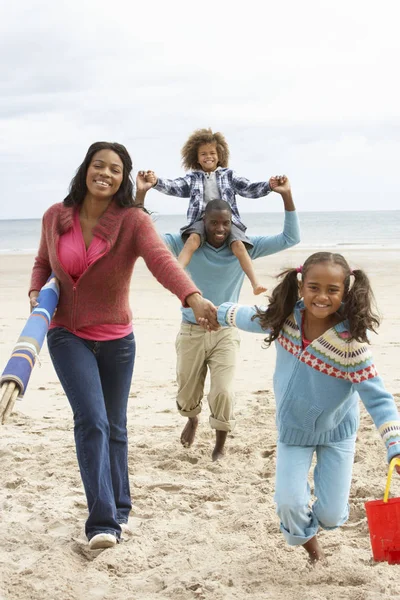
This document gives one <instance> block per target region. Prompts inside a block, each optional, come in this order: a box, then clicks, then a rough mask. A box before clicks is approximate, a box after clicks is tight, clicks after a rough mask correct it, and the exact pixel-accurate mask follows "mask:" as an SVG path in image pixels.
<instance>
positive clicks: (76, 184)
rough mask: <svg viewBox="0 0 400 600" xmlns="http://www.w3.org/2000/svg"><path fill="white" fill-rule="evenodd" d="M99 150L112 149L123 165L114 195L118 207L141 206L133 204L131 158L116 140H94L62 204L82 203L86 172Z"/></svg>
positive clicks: (74, 204)
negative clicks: (118, 185)
mask: <svg viewBox="0 0 400 600" xmlns="http://www.w3.org/2000/svg"><path fill="white" fill-rule="evenodd" d="M100 150H112V151H113V152H115V154H118V156H119V158H120V159H121V161H122V164H123V166H124V168H123V173H122V182H121V185H120V187H119V189H118V191H117V193H116V194H115V197H114V198H115V201H116V203H117V205H118V206H120V207H130V206H136V207H137V208H142V206H139V205H135V204H134V189H133V181H132V178H131V172H132V159H131V157H130V156H129V152H128V150H127V149H126V148H125V146H123V145H122V144H118V143H117V142H95V143H94V144H92V145H91V146H90V147H89V149H88V151H87V153H86V156H85V158H84V159H83V162H82V164H81V165H80V166H79V167H78V170H77V172H76V174H75V177H74V178H73V179H72V181H71V183H70V186H69V193H68V196H66V198H64V206H80V205H81V204H82V203H83V201H84V199H85V196H86V193H87V186H86V173H87V170H88V168H89V165H90V163H91V162H92V160H93V157H94V155H95V154H96V153H97V152H99V151H100Z"/></svg>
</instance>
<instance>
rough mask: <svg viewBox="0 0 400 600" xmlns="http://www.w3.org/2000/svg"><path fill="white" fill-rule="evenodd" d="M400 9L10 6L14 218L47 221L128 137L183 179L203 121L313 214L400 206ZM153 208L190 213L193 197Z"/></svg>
mask: <svg viewBox="0 0 400 600" xmlns="http://www.w3.org/2000/svg"><path fill="white" fill-rule="evenodd" d="M398 12H399V11H398V9H397V1H395V0H393V1H384V2H381V3H380V5H379V10H378V9H377V7H376V5H375V4H374V5H373V4H372V3H369V2H362V1H361V0H353V1H352V2H351V3H350V2H345V1H344V0H337V1H336V2H335V3H326V2H320V1H319V0H308V1H307V0H306V1H305V2H303V3H300V2H297V1H295V0H281V1H280V2H279V3H277V2H275V1H274V2H272V1H264V2H262V1H261V0H260V1H254V0H250V1H248V2H246V3H245V4H243V2H237V1H234V2H228V1H226V0H223V1H220V2H215V3H214V4H212V5H207V6H205V5H201V6H196V5H193V4H188V3H187V2H183V1H182V0H170V2H168V3H166V2H162V1H161V0H160V1H156V0H149V1H148V2H146V3H141V4H139V3H135V2H133V3H132V2H128V1H122V0H114V1H113V2H112V3H110V2H109V1H108V0H107V1H106V0H96V1H94V0H86V1H85V0H70V1H69V2H68V3H50V2H47V1H46V2H44V1H43V2H34V3H29V2H28V1H27V0H21V1H20V2H19V3H14V4H13V5H10V6H8V7H7V9H6V13H3V15H2V20H1V22H0V40H1V41H0V52H1V53H2V56H3V57H4V56H6V57H7V58H6V60H3V61H2V67H1V69H2V77H1V78H0V158H1V161H0V177H1V181H2V182H3V186H2V194H1V199H0V218H12V217H20V218H24V217H39V216H41V214H42V213H43V211H44V210H45V209H46V208H47V206H49V205H50V204H52V203H53V202H56V201H59V200H61V199H62V198H63V197H64V195H65V193H66V190H67V188H68V184H69V181H70V179H71V178H72V176H73V174H74V172H75V170H76V168H77V167H78V165H79V164H80V162H81V161H82V159H83V156H84V154H85V152H86V149H87V147H88V146H89V145H90V144H91V143H92V142H93V141H96V140H99V139H103V140H104V139H108V140H112V141H119V142H121V143H124V144H125V145H126V146H127V147H128V149H129V150H130V152H131V154H132V157H133V160H134V164H135V167H136V168H137V169H141V168H154V169H155V170H157V172H159V173H160V175H164V176H167V177H175V176H178V175H180V174H182V169H181V166H180V148H181V146H182V144H183V143H184V141H185V139H186V137H187V136H188V135H189V134H190V133H191V131H192V130H193V129H195V128H198V127H203V126H205V127H207V126H211V127H212V128H214V129H217V130H221V131H223V132H224V134H225V135H226V137H227V139H228V142H229V144H230V146H231V156H232V159H231V164H232V167H233V168H235V169H236V170H237V171H238V172H239V173H240V174H242V175H244V176H247V177H249V178H254V179H261V178H267V177H269V175H270V174H273V173H276V172H286V173H288V174H289V175H290V176H291V178H292V180H293V185H294V189H295V191H296V198H297V200H298V203H300V204H301V208H302V209H307V210H318V209H330V210H335V209H337V210H341V209H346V208H349V207H354V208H357V209H359V210H363V209H364V208H376V207H380V208H387V209H389V208H396V209H397V208H398V201H397V198H396V191H395V190H396V186H397V176H396V170H397V164H395V160H396V157H397V156H398V155H399V145H400V127H399V124H400V118H399V111H400V109H399V106H400V102H399V100H400V98H399V87H400V86H399V83H398V78H397V77H396V75H395V73H396V72H397V68H398V67H397V59H398V55H399V49H400V48H399V46H400V41H399V37H398V34H397V23H398ZM382 172H385V177H384V178H382V177H381V176H380V173H382ZM321 198H323V201H321ZM11 199H12V200H11ZM148 201H149V203H151V204H152V206H153V208H155V209H157V210H159V211H161V212H169V211H172V212H180V213H181V214H182V218H183V219H184V218H185V212H186V201H182V200H177V199H174V198H167V197H165V196H162V195H160V194H157V193H156V192H152V193H151V194H150V195H149V200H148ZM271 202H272V201H271ZM244 203H245V204H244ZM275 204H276V209H277V210H279V209H280V207H279V204H278V203H277V202H276V201H275ZM250 205H251V208H252V209H254V210H264V209H265V202H263V201H261V200H260V201H254V202H251V203H249V202H248V201H247V200H246V201H241V202H240V206H241V207H245V209H246V210H249V208H250ZM268 208H270V207H268ZM242 209H243V208H242Z"/></svg>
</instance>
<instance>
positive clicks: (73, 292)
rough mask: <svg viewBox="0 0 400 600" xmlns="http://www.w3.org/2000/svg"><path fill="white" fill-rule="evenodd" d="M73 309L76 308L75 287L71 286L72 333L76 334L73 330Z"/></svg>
mask: <svg viewBox="0 0 400 600" xmlns="http://www.w3.org/2000/svg"><path fill="white" fill-rule="evenodd" d="M75 308H76V285H73V286H72V333H75V332H76V329H75Z"/></svg>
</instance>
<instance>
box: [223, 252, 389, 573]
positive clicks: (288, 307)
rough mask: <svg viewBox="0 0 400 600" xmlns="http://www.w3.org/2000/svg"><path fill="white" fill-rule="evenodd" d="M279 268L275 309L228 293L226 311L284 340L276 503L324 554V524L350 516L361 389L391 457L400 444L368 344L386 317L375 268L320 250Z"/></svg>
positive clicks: (284, 526) (291, 533)
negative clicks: (236, 300) (372, 273)
mask: <svg viewBox="0 0 400 600" xmlns="http://www.w3.org/2000/svg"><path fill="white" fill-rule="evenodd" d="M299 273H300V274H301V275H300V282H299V281H298V274H299ZM280 277H282V281H281V282H280V283H279V285H278V286H277V287H276V288H275V289H274V291H273V293H272V297H271V298H270V304H269V306H268V307H267V308H266V309H261V308H257V307H253V308H251V307H247V306H239V305H237V304H231V303H225V304H222V305H221V306H220V307H219V309H218V320H219V323H220V324H221V325H223V326H226V325H229V326H231V327H235V326H236V327H239V328H240V329H244V330H245V331H253V332H257V333H259V332H263V331H264V332H265V331H266V332H267V338H266V340H265V341H266V342H267V344H268V345H270V344H271V343H272V342H273V341H275V344H276V351H277V357H276V368H275V374H274V392H275V398H276V405H277V414H276V422H277V427H278V444H277V463H276V491H275V502H276V505H277V513H278V515H279V517H280V520H281V531H282V533H283V535H284V537H285V539H286V541H287V542H288V543H289V544H290V545H293V546H297V545H302V546H303V547H304V548H305V549H306V551H307V552H308V554H309V556H310V559H311V560H312V561H316V560H319V559H321V558H322V557H323V553H322V550H321V547H320V545H319V543H318V541H317V531H318V528H319V527H322V528H324V529H333V528H335V527H338V526H339V525H342V524H343V523H344V522H345V521H346V520H347V518H348V510H349V509H348V498H349V491H350V484H351V471H352V465H353V457H354V449H355V438H356V432H357V429H358V425H359V409H358V394H359V395H360V396H361V399H362V401H363V403H364V405H365V407H366V409H367V410H368V412H369V413H370V415H371V417H372V419H373V421H374V423H375V425H376V427H377V428H378V430H379V433H380V434H381V436H382V438H383V441H384V442H385V444H386V447H387V456H388V460H389V461H390V460H391V459H392V458H393V457H394V456H396V455H399V454H400V421H399V414H398V411H397V408H396V405H395V402H394V399H393V397H392V396H391V395H390V394H389V393H388V392H387V391H386V390H385V388H384V385H383V382H382V380H381V378H380V377H379V376H378V374H377V372H376V369H375V366H374V363H373V360H372V356H371V353H370V349H369V346H368V344H369V341H368V337H367V331H368V329H370V330H372V331H375V329H376V327H377V326H378V325H379V320H378V317H377V316H376V315H375V314H374V313H373V310H372V302H373V295H372V291H371V288H370V284H369V281H368V278H367V276H366V274H365V273H364V272H363V271H362V270H359V269H357V270H354V271H352V270H351V269H350V268H349V265H348V264H347V262H346V260H345V259H344V258H343V256H341V255H340V254H331V253H329V252H317V253H316V254H313V255H312V256H310V257H309V258H308V259H307V260H306V262H305V263H304V265H303V267H300V268H298V269H288V270H286V271H284V272H283V273H281V275H280ZM299 298H301V299H299ZM314 452H315V453H316V458H317V464H316V467H315V470H314V492H315V496H316V497H317V500H316V501H315V502H314V504H313V506H312V507H311V508H310V506H309V500H310V489H309V486H308V483H307V477H308V472H309V470H310V466H311V460H312V457H313V454H314Z"/></svg>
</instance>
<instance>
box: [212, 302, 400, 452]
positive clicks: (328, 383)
mask: <svg viewBox="0 0 400 600" xmlns="http://www.w3.org/2000/svg"><path fill="white" fill-rule="evenodd" d="M302 310H304V304H303V303H302V301H299V302H298V303H297V304H296V307H295V309H294V312H293V314H292V315H291V316H290V317H289V318H288V319H287V320H286V322H285V324H284V326H283V328H282V331H281V333H280V335H279V337H278V338H277V340H276V341H275V345H276V352H277V357H276V367H275V373H274V392H275V399H276V406H277V414H276V422H277V427H278V434H279V439H280V441H281V442H283V443H286V444H291V445H300V446H308V445H317V444H324V443H327V442H335V441H339V440H342V439H345V438H347V437H350V436H351V435H353V434H354V433H355V432H356V431H357V429H358V425H359V403H358V397H359V396H360V397H361V400H362V401H363V403H364V405H365V407H366V409H367V410H368V412H369V414H370V415H371V417H372V419H373V421H374V423H375V425H376V427H377V428H378V430H379V433H380V434H381V436H382V439H383V441H384V442H385V444H386V448H387V454H388V460H389V461H390V460H391V459H392V458H393V457H394V456H396V455H397V454H400V417H399V414H398V411H397V408H396V405H395V402H394V399H393V396H392V395H391V394H389V392H387V391H386V390H385V387H384V385H383V382H382V379H381V378H380V377H379V376H378V373H377V371H376V368H375V365H374V363H373V359H372V355H371V351H370V348H369V345H368V344H365V343H360V342H357V341H355V340H352V339H351V336H350V332H349V329H348V322H346V321H343V322H341V323H339V324H338V325H336V326H335V327H332V328H331V329H329V330H328V331H326V332H325V333H324V334H323V335H322V336H321V337H319V338H317V339H316V340H313V341H312V342H311V343H310V344H309V345H308V346H307V348H306V349H304V350H303V347H302V339H301V320H302ZM255 314H256V310H255V308H254V307H249V306H240V305H238V304H231V303H224V304H222V305H221V306H220V307H219V309H218V320H219V323H220V324H221V325H223V326H227V325H228V326H230V327H238V328H239V329H243V330H245V331H252V332H255V333H267V332H266V331H265V330H264V329H262V328H261V326H260V322H259V319H257V318H256V319H254V320H252V317H253V316H254V315H255Z"/></svg>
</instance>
